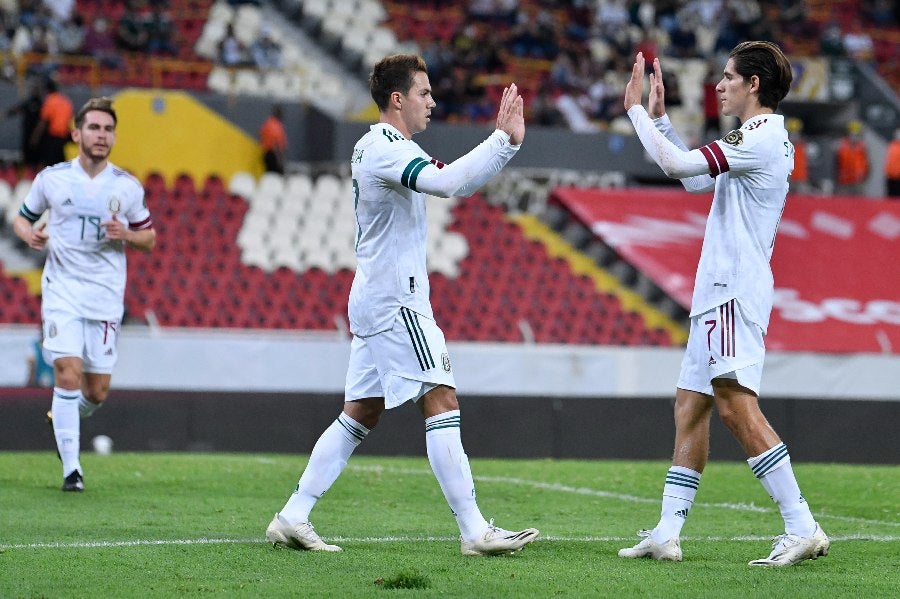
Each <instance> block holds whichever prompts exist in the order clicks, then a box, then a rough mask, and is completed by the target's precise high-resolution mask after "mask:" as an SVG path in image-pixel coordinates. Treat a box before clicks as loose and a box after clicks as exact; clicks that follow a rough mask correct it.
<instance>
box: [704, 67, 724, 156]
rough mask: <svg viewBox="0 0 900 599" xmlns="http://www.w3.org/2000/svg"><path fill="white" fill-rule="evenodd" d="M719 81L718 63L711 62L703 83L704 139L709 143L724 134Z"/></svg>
mask: <svg viewBox="0 0 900 599" xmlns="http://www.w3.org/2000/svg"><path fill="white" fill-rule="evenodd" d="M719 79H720V77H719V73H718V71H717V69H716V63H715V62H713V61H710V63H709V67H707V70H706V79H704V81H703V137H704V139H706V140H707V141H709V140H712V139H718V138H719V136H720V135H721V134H722V124H721V116H720V114H719V94H718V92H717V91H716V86H717V85H718V84H719Z"/></svg>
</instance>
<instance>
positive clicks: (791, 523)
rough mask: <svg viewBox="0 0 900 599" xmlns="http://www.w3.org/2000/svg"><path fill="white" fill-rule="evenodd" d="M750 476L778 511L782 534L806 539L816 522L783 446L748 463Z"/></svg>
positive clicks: (811, 532) (769, 450)
mask: <svg viewBox="0 0 900 599" xmlns="http://www.w3.org/2000/svg"><path fill="white" fill-rule="evenodd" d="M747 463H748V464H749V465H750V469H751V470H753V474H755V475H756V478H758V479H759V482H761V483H762V486H763V488H764V489H765V490H766V492H767V493H768V494H769V497H771V498H772V500H773V501H774V502H775V504H776V505H777V506H778V509H779V510H781V517H782V518H784V531H785V532H786V533H788V534H792V535H799V536H801V537H809V536H812V534H813V533H814V532H815V531H816V520H815V518H813V515H812V512H811V511H810V509H809V505H808V504H807V503H806V499H804V498H803V494H802V493H800V486H799V485H798V484H797V479H796V477H795V476H794V469H793V468H791V456H790V454H788V450H787V447H786V446H785V444H784V443H779V444H778V445H776V446H775V447H772V448H771V449H768V450H766V451H765V452H763V453H761V454H760V455H758V456H756V457H755V458H750V459H749V460H747Z"/></svg>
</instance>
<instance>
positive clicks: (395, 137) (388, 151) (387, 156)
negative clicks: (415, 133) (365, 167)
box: [354, 123, 424, 164]
mask: <svg viewBox="0 0 900 599" xmlns="http://www.w3.org/2000/svg"><path fill="white" fill-rule="evenodd" d="M410 153H413V154H424V152H423V150H422V148H420V147H419V144H417V143H416V142H414V141H413V140H411V139H406V138H405V137H404V136H403V135H401V134H400V132H399V131H397V130H396V129H395V128H394V127H392V126H390V125H387V124H385V123H378V124H376V125H372V127H371V128H370V129H369V131H368V133H366V134H365V135H364V136H363V137H362V138H361V139H360V140H359V141H358V142H357V144H356V147H355V148H354V160H357V161H360V162H362V160H363V159H365V158H368V160H367V162H369V163H370V164H371V163H372V162H384V161H387V162H394V161H395V160H396V159H397V158H398V157H399V156H401V155H405V154H410Z"/></svg>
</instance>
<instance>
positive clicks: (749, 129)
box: [720, 114, 787, 149]
mask: <svg viewBox="0 0 900 599" xmlns="http://www.w3.org/2000/svg"><path fill="white" fill-rule="evenodd" d="M783 137H784V138H786V137H787V132H786V130H785V128H784V117H782V116H780V115H776V114H761V115H758V116H755V117H753V118H751V119H747V121H746V122H745V123H744V124H743V125H741V127H740V129H734V130H732V131H729V132H728V133H726V134H725V135H724V136H722V139H721V140H720V141H721V143H722V144H723V145H724V146H725V147H728V146H731V147H733V148H736V149H751V148H754V147H756V146H760V147H765V146H767V145H768V143H767V142H771V141H772V140H773V139H780V138H783Z"/></svg>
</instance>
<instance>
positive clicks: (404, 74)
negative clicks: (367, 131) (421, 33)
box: [369, 54, 428, 111]
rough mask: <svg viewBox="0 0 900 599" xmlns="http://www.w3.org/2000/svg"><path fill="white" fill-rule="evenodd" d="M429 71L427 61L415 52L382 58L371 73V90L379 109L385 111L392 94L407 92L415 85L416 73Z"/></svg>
mask: <svg viewBox="0 0 900 599" xmlns="http://www.w3.org/2000/svg"><path fill="white" fill-rule="evenodd" d="M419 71H422V72H423V73H427V72H428V67H427V66H425V61H424V60H423V59H422V57H421V56H416V55H415V54H394V55H392V56H387V57H385V58H382V59H381V60H380V61H379V62H378V64H376V65H375V68H373V69H372V74H371V75H369V91H370V92H371V93H372V99H373V100H375V104H376V106H378V110H381V111H385V110H387V107H388V102H389V101H390V98H391V94H392V93H394V92H400V93H402V94H406V93H407V92H408V91H409V90H410V89H412V86H413V78H414V77H415V76H416V73H417V72H419Z"/></svg>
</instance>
